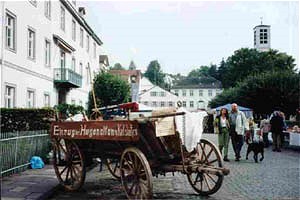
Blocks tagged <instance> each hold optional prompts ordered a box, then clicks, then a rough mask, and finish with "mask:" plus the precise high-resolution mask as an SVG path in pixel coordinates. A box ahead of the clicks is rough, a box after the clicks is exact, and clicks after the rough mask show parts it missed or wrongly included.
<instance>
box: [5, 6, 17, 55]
mask: <svg viewBox="0 0 300 200" xmlns="http://www.w3.org/2000/svg"><path fill="white" fill-rule="evenodd" d="M5 44H6V47H7V48H8V49H10V50H14V51H15V50H16V16H15V15H13V14H12V13H10V12H9V13H8V11H7V12H6V17H5Z"/></svg>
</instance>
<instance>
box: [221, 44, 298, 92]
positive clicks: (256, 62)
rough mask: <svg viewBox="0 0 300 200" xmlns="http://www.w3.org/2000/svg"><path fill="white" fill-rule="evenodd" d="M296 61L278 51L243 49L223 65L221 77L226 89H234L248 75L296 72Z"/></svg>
mask: <svg viewBox="0 0 300 200" xmlns="http://www.w3.org/2000/svg"><path fill="white" fill-rule="evenodd" d="M294 62H295V59H293V57H291V56H289V55H287V54H286V53H279V52H278V50H272V49H271V50H269V51H266V52H259V51H257V50H256V49H249V48H242V49H239V50H237V51H235V52H234V54H233V55H232V56H230V57H228V59H227V60H226V63H222V62H221V64H222V65H220V67H219V72H218V73H219V77H220V80H221V81H222V84H223V86H224V87H225V88H229V87H233V86H235V85H236V84H237V83H238V82H240V81H242V80H243V79H245V78H246V77H247V76H248V75H253V74H258V73H262V72H270V71H289V72H294V68H295V63H294Z"/></svg>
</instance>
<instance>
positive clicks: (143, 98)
mask: <svg viewBox="0 0 300 200" xmlns="http://www.w3.org/2000/svg"><path fill="white" fill-rule="evenodd" d="M178 101H179V98H178V96H176V95H174V94H172V93H171V92H168V91H166V90H164V89H162V88H160V87H159V86H153V87H152V88H150V89H149V90H147V91H145V92H144V93H142V94H140V95H139V103H142V104H144V105H146V106H148V107H151V108H152V109H153V110H156V109H161V108H176V107H177V102H178Z"/></svg>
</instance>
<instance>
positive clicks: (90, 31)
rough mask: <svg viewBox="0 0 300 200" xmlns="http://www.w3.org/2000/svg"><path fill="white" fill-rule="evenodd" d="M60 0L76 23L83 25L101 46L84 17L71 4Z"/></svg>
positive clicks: (65, 0)
mask: <svg viewBox="0 0 300 200" xmlns="http://www.w3.org/2000/svg"><path fill="white" fill-rule="evenodd" d="M60 2H61V3H62V4H63V5H64V6H65V7H66V8H67V9H68V11H69V12H70V13H71V14H72V16H73V17H74V18H75V19H76V20H77V21H78V23H79V24H80V25H81V26H83V28H84V29H85V30H86V31H87V32H88V33H89V34H90V35H91V36H92V37H93V39H94V40H95V41H96V42H97V44H98V45H100V46H101V45H102V44H103V42H102V41H101V40H100V39H99V37H98V36H97V35H96V33H94V31H93V30H92V28H91V27H90V26H89V25H88V23H87V22H86V21H85V19H84V18H83V17H81V16H80V15H79V13H78V11H77V10H76V9H75V8H74V7H73V6H72V4H71V3H70V2H69V1H67V0H60Z"/></svg>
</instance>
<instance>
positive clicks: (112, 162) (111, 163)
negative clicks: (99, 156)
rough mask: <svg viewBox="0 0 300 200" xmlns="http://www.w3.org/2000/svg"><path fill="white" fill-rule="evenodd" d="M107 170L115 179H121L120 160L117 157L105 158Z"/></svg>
mask: <svg viewBox="0 0 300 200" xmlns="http://www.w3.org/2000/svg"><path fill="white" fill-rule="evenodd" d="M106 165H107V168H108V171H109V172H110V173H111V175H113V176H114V177H115V178H117V179H121V175H120V160H119V159H109V158H107V159H106Z"/></svg>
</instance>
